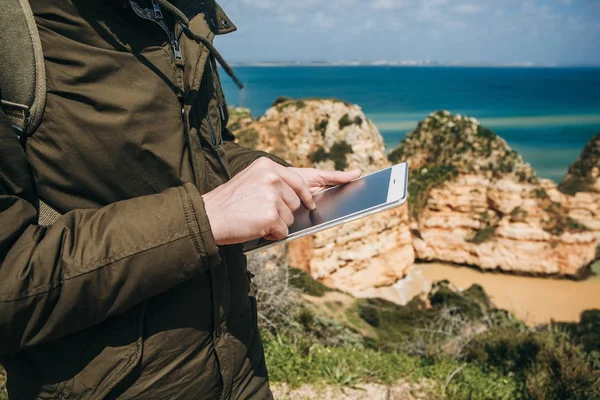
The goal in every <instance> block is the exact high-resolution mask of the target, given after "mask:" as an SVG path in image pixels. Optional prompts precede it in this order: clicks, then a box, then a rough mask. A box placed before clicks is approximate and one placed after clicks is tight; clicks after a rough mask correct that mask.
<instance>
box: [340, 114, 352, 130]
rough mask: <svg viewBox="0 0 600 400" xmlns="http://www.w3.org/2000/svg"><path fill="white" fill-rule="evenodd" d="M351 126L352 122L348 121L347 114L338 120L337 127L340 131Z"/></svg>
mask: <svg viewBox="0 0 600 400" xmlns="http://www.w3.org/2000/svg"><path fill="white" fill-rule="evenodd" d="M352 124H353V121H352V120H351V119H350V115H348V114H344V115H343V116H342V118H340V120H339V121H338V125H339V127H340V131H341V130H342V129H344V128H345V127H347V126H350V125H352Z"/></svg>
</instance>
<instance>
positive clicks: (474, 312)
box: [429, 280, 490, 320]
mask: <svg viewBox="0 0 600 400" xmlns="http://www.w3.org/2000/svg"><path fill="white" fill-rule="evenodd" d="M429 302H430V303H431V305H432V306H434V307H436V308H438V309H441V308H444V307H445V308H450V309H452V310H454V311H453V312H455V313H458V314H461V315H462V316H463V318H465V319H471V320H475V319H478V318H481V317H482V316H483V313H484V311H485V310H487V309H488V307H489V306H490V300H489V298H488V297H487V294H486V293H485V291H484V290H483V288H482V287H481V286H479V285H472V286H471V287H469V288H468V289H467V290H465V291H464V292H462V293H460V292H457V291H455V290H453V289H452V288H451V287H450V284H449V282H448V281H446V280H443V281H440V282H435V283H434V284H433V287H432V289H431V292H430V293H429Z"/></svg>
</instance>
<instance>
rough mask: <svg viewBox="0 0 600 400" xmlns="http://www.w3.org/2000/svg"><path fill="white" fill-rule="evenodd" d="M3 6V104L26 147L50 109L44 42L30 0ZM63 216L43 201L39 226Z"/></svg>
mask: <svg viewBox="0 0 600 400" xmlns="http://www.w3.org/2000/svg"><path fill="white" fill-rule="evenodd" d="M2 3H3V4H2V7H0V26H1V27H2V41H1V44H0V60H2V61H1V64H0V102H1V105H2V109H3V110H4V113H5V114H6V116H7V117H8V119H9V120H10V122H11V124H12V125H13V128H14V130H15V132H16V133H17V135H18V136H19V138H20V140H21V144H22V145H24V144H25V141H26V140H27V138H28V137H29V136H31V135H32V134H33V133H34V132H35V130H36V129H37V128H38V126H39V125H40V122H41V120H42V116H43V114H44V108H45V106H46V67H45V64H44V55H43V53H42V42H41V40H40V35H39V33H38V29H37V26H36V24H35V20H34V17H33V12H32V11H31V6H30V5H29V0H2ZM59 217H60V213H58V212H57V211H56V210H54V209H52V208H51V207H50V206H48V205H47V204H46V203H44V202H43V201H41V200H40V204H39V213H38V224H39V225H43V226H50V225H52V224H54V223H55V222H56V221H57V220H58V218H59Z"/></svg>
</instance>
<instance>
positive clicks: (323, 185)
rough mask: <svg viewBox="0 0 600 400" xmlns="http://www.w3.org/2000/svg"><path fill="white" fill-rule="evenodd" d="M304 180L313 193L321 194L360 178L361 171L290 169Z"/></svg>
mask: <svg viewBox="0 0 600 400" xmlns="http://www.w3.org/2000/svg"><path fill="white" fill-rule="evenodd" d="M289 169H291V170H292V171H294V172H295V173H297V174H298V175H300V176H301V177H302V179H304V182H305V183H306V184H307V185H308V190H310V192H311V193H317V192H320V191H321V190H323V189H327V188H328V187H331V186H336V185H341V184H342V183H348V182H350V181H352V180H354V179H356V178H358V177H360V174H361V172H360V169H355V170H352V171H345V172H341V171H321V170H318V169H314V168H289Z"/></svg>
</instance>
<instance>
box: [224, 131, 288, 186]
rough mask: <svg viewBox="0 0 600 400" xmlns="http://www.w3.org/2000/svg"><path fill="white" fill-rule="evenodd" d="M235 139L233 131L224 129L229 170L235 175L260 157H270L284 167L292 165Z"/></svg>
mask: <svg viewBox="0 0 600 400" xmlns="http://www.w3.org/2000/svg"><path fill="white" fill-rule="evenodd" d="M234 141H235V136H234V135H233V133H231V132H230V131H229V129H225V130H224V131H223V149H224V150H225V154H226V156H227V161H228V162H229V170H230V171H231V174H232V175H234V176H235V175H237V174H238V173H239V172H241V171H243V170H244V169H245V168H246V167H248V166H249V165H250V164H252V162H253V161H254V160H256V159H257V158H260V157H268V158H270V159H271V160H273V161H275V162H276V163H278V164H281V165H283V166H284V167H291V166H292V165H291V164H290V163H288V162H286V161H284V160H282V159H281V158H279V157H277V156H276V155H273V154H270V153H267V152H264V151H260V150H253V149H249V148H246V147H242V146H240V145H238V144H237V143H235V142H234Z"/></svg>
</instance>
